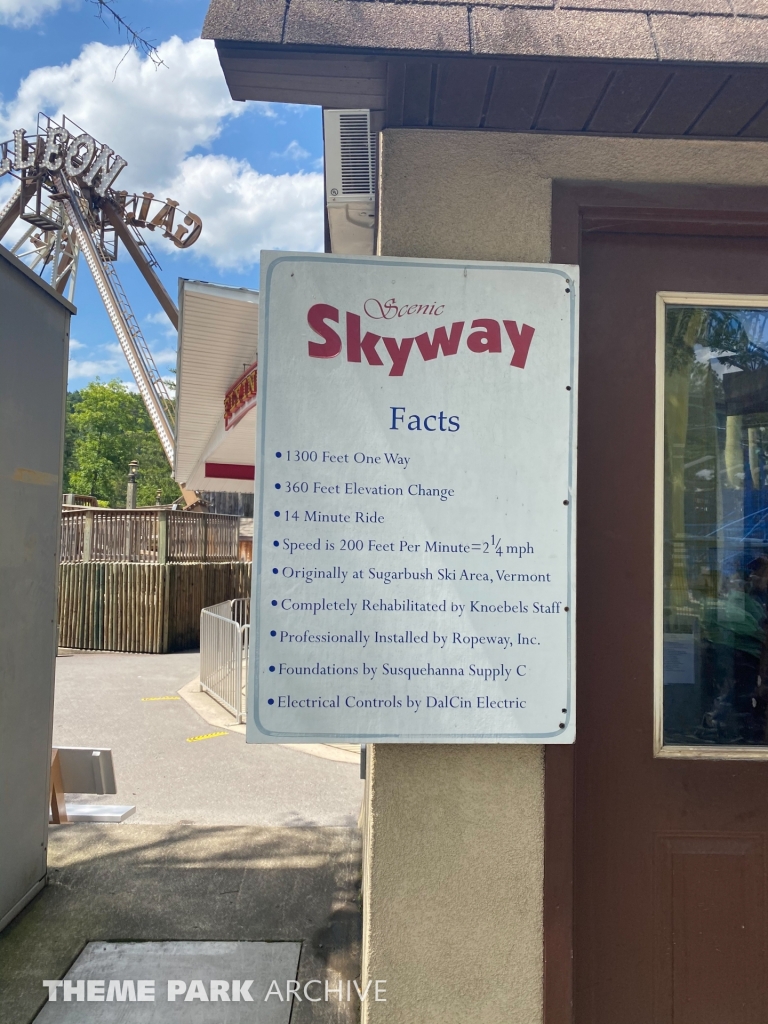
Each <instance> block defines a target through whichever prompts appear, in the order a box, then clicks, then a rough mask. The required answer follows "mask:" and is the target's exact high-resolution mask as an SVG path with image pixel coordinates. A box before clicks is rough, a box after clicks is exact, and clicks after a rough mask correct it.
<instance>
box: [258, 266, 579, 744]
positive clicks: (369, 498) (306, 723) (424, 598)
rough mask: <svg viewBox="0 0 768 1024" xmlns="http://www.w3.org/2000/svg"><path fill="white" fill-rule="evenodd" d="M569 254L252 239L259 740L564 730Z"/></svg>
mask: <svg viewBox="0 0 768 1024" xmlns="http://www.w3.org/2000/svg"><path fill="white" fill-rule="evenodd" d="M577 275H578V270H577V268H576V267H571V266H553V265H541V264H531V265H528V264H506V263H464V262H457V261H453V260H423V259H418V260H417V259H396V258H387V257H375V256H374V257H345V256H334V255H316V254H308V253H279V252H270V253H262V263H261V324H260V334H259V338H260V340H259V368H258V372H259V384H258V427H257V442H256V489H257V497H256V510H255V517H256V518H255V527H256V528H255V531H254V565H253V569H254V578H253V598H252V622H253V627H252V638H251V644H252V646H251V660H250V678H249V687H248V740H249V741H251V742H258V743H284V742H297V741H298V742H334V741H336V742H339V741H355V742H377V743H378V742H414V743H435V742H444V743H456V742H459V743H493V742H499V743H542V742H543V743H557V742H560V743H569V742H573V739H574V735H575V720H574V687H573V681H574V633H575V631H574V594H575V576H574V567H575V565H574V563H575V559H574V556H575V547H574V521H575V520H574V512H575V510H574V497H575V456H576V393H575V386H576V370H577V323H578V301H577V291H576V286H577V282H578V276H577Z"/></svg>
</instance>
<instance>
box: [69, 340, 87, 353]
mask: <svg viewBox="0 0 768 1024" xmlns="http://www.w3.org/2000/svg"><path fill="white" fill-rule="evenodd" d="M79 348H85V345H84V344H83V343H82V341H78V340H77V338H70V339H69V351H70V352H77V350H78V349H79Z"/></svg>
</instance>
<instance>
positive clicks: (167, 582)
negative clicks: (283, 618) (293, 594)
mask: <svg viewBox="0 0 768 1024" xmlns="http://www.w3.org/2000/svg"><path fill="white" fill-rule="evenodd" d="M190 515H194V516H195V517H196V518H197V517H198V516H200V513H190ZM236 557H237V555H235V558H236ZM250 592H251V566H250V563H248V562H239V561H230V562H191V563H184V562H176V563H166V564H162V563H158V562H156V561H155V562H133V563H131V562H100V561H90V562H87V561H80V562H77V561H69V562H64V563H63V564H62V565H60V566H59V646H60V647H74V648H79V649H81V650H89V651H130V652H143V653H146V654H166V653H168V652H170V651H182V650H188V649H190V648H193V647H197V646H198V644H199V640H200V612H201V610H202V609H203V608H205V607H207V606H208V605H212V604H216V603H218V602H219V601H224V600H228V599H230V598H236V597H249V596H250Z"/></svg>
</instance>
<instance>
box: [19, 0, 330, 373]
mask: <svg viewBox="0 0 768 1024" xmlns="http://www.w3.org/2000/svg"><path fill="white" fill-rule="evenodd" d="M207 6H208V4H207V0H162V2H158V0H118V3H117V4H116V8H117V10H118V11H119V12H120V14H121V16H122V17H123V18H124V19H125V20H126V21H127V22H128V23H129V24H130V25H132V26H133V28H135V29H136V30H137V31H139V30H141V31H142V34H144V35H146V36H147V37H148V38H149V39H151V41H152V42H153V43H155V44H156V45H157V46H158V47H159V48H160V53H161V55H162V57H163V59H164V61H165V63H166V65H167V67H160V68H158V69H155V67H154V66H153V65H152V64H151V62H150V61H149V60H148V59H146V58H142V57H140V56H139V55H138V54H136V53H135V52H131V53H129V54H128V55H127V57H125V59H124V60H123V62H122V63H120V60H121V58H122V57H123V56H124V54H125V52H126V44H125V38H124V36H121V35H120V34H119V33H118V31H117V27H116V26H115V24H114V22H113V21H112V19H111V18H110V17H109V16H108V15H107V16H105V18H104V20H100V19H99V18H98V17H97V16H96V12H97V8H96V7H95V6H94V5H93V4H92V3H90V2H89V0H0V139H8V138H10V137H11V135H12V132H13V130H14V128H25V129H26V130H27V131H28V132H32V131H33V130H34V128H35V122H36V115H37V111H38V110H41V111H43V112H44V113H47V114H50V115H51V116H54V117H56V116H57V115H58V116H60V115H62V114H66V115H67V116H68V117H70V118H72V119H73V120H74V121H76V122H77V123H78V124H79V125H80V126H81V127H82V128H83V129H84V130H85V131H88V132H90V133H91V134H92V135H94V136H95V137H96V138H97V139H98V140H99V141H100V142H103V143H106V144H107V145H109V146H111V147H112V148H113V149H114V150H116V151H117V152H118V153H119V154H120V155H121V156H123V157H124V158H125V159H126V160H127V161H128V166H127V167H126V169H125V170H124V171H123V172H122V174H121V175H120V178H119V179H118V182H117V183H116V184H117V186H118V187H120V188H125V189H128V190H129V191H136V192H139V193H141V192H143V191H145V190H148V191H151V192H154V193H155V194H156V195H158V196H160V197H162V198H165V197H166V196H169V197H171V198H173V199H176V200H178V201H179V203H180V205H181V207H182V208H184V209H188V210H192V211H193V212H195V213H197V214H199V215H200V216H201V217H202V219H203V233H202V235H201V237H200V240H199V241H198V243H197V244H196V245H195V246H193V247H191V248H190V249H188V250H177V249H174V248H173V247H172V246H170V245H169V243H167V242H163V241H162V240H159V239H157V238H156V237H154V236H152V235H148V241H149V243H150V245H151V246H152V248H153V250H154V252H155V254H156V255H157V257H158V258H159V260H160V263H161V267H162V270H161V272H160V276H161V277H162V279H163V281H164V283H165V286H166V288H167V289H168V291H169V292H170V294H171V295H172V296H174V297H175V296H176V294H177V291H178V278H179V277H187V278H193V279H197V280H205V281H215V282H220V283H223V284H232V285H236V286H239V287H243V286H245V287H251V288H258V281H259V267H258V253H259V251H260V250H261V249H299V250H318V249H321V248H322V240H323V207H322V202H323V196H322V123H321V113H320V108H319V107H299V106H288V105H281V104H263V103H234V102H233V101H232V100H231V99H230V98H229V93H228V91H227V89H226V85H225V83H224V76H223V74H222V73H221V69H220V68H219V66H218V61H217V59H216V55H215V50H214V47H213V44H212V43H209V42H203V41H201V40H200V39H199V36H200V30H201V27H202V24H203V19H204V17H205V12H206V10H207ZM118 64H119V67H118ZM12 186H13V182H11V181H10V180H9V178H0V205H1V204H3V203H5V201H6V200H7V198H8V197H9V195H10V193H11V191H12ZM12 240H13V239H12V236H7V237H6V238H5V239H4V240H3V241H4V244H11V243H12ZM117 269H118V273H119V275H120V277H121V280H122V281H123V284H124V286H125V290H126V292H127V294H128V298H129V300H130V302H131V305H132V306H133V308H134V312H135V313H136V315H137V317H138V319H139V322H140V324H141V327H142V330H143V331H144V334H145V337H146V339H147V341H148V343H149V346H150V348H151V349H152V352H153V354H154V355H155V358H156V361H157V363H158V366H159V367H160V369H161V371H162V372H164V373H165V372H167V371H169V370H170V369H171V368H172V367H173V366H174V365H175V361H176V357H175V346H176V338H175V334H174V332H173V331H172V330H171V328H170V324H169V323H168V320H167V318H164V315H163V314H161V313H160V310H159V306H158V305H157V303H156V301H155V299H154V297H153V296H152V294H151V292H150V291H149V289H148V288H147V286H146V284H145V282H144V281H143V279H142V278H141V277H140V275H139V273H138V271H137V270H136V269H135V267H134V266H133V263H132V262H131V260H130V258H126V257H125V256H122V257H121V259H120V260H119V261H118V265H117ZM75 305H76V306H77V308H78V314H77V316H76V317H75V318H74V319H73V321H72V339H73V344H72V352H71V360H70V388H71V389H76V388H79V387H82V386H83V385H84V384H86V383H87V382H88V380H91V379H93V378H94V377H97V376H98V377H101V379H110V378H112V377H118V378H119V379H121V380H125V381H127V382H129V383H130V382H131V380H132V378H131V375H130V372H129V370H128V367H127V365H126V363H125V359H124V358H123V356H122V354H121V352H120V350H119V347H118V346H117V339H116V337H115V335H114V332H113V330H112V327H111V324H110V322H109V319H108V318H107V315H106V312H105V311H104V307H103V306H102V304H101V300H100V299H99V297H98V294H97V292H96V289H95V286H94V284H93V281H92V280H91V278H90V275H89V273H88V270H87V267H86V266H85V264H84V263H83V262H82V261H81V265H80V272H79V277H78V282H77V291H76V294H75Z"/></svg>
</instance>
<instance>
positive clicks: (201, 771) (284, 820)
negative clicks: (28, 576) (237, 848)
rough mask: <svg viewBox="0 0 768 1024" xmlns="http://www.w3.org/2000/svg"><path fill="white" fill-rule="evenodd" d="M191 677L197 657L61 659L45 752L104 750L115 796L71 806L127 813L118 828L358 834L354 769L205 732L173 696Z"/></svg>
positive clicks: (213, 729)
mask: <svg viewBox="0 0 768 1024" xmlns="http://www.w3.org/2000/svg"><path fill="white" fill-rule="evenodd" d="M198 670H199V654H198V653H197V652H191V653H182V654H158V655H155V654H117V653H102V652H86V651H66V652H61V653H60V656H59V657H58V658H57V662H56V699H55V710H54V726H53V742H54V745H55V746H73V747H84V746H94V747H111V749H112V756H113V760H114V766H115V776H116V780H117V789H118V792H117V794H116V795H115V796H101V797H83V798H81V799H80V802H87V803H110V804H135V805H136V813H135V815H133V816H132V817H130V818H128V819H127V820H126V822H125V824H124V826H122V827H126V826H129V825H131V824H134V825H168V824H174V823H181V824H185V825H253V826H283V827H285V826H293V827H300V826H344V827H354V826H355V825H356V824H357V819H358V814H359V811H360V803H361V800H362V795H363V783H362V782H361V781H360V778H359V774H360V773H359V769H358V766H357V765H356V764H354V763H344V762H340V761H336V760H329V759H328V758H327V757H323V756H313V755H312V754H310V753H306V752H304V751H301V750H297V749H296V748H288V747H284V746H280V745H274V744H270V745H260V744H258V745H257V744H246V742H245V737H244V736H243V735H242V733H239V732H233V731H231V730H229V729H226V730H225V729H222V728H221V727H220V726H219V727H217V726H213V725H211V724H210V723H209V722H207V721H206V720H205V719H204V718H202V717H201V716H200V715H199V714H198V713H197V712H196V711H195V710H193V708H192V707H191V706H190V705H189V703H188V702H187V701H185V700H184V699H182V698H180V697H179V695H178V690H179V689H181V688H182V687H184V685H185V684H187V683H189V682H190V681H191V680H192V679H194V678H195V677H196V676H197V674H198ZM158 698H161V699H158ZM162 698H170V699H162ZM212 733H223V735H211V734H212ZM200 737H203V738H200ZM67 799H68V800H71V799H72V798H70V797H68V798H67Z"/></svg>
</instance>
